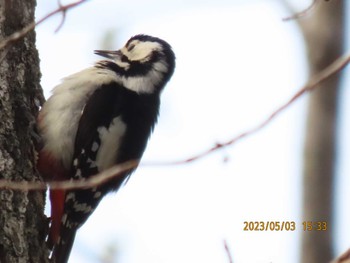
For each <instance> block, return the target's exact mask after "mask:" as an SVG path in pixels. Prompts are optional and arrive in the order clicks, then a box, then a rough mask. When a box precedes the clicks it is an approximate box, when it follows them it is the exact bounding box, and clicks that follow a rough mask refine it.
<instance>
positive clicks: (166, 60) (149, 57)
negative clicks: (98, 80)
mask: <svg viewBox="0 0 350 263" xmlns="http://www.w3.org/2000/svg"><path fill="white" fill-rule="evenodd" d="M95 54H96V55H99V56H102V57H105V58H108V59H109V61H110V62H113V63H114V64H115V65H116V68H115V69H114V70H115V71H117V72H118V73H120V74H121V75H123V76H126V77H141V76H146V75H147V74H148V73H149V72H151V71H156V72H158V73H161V74H162V79H163V80H164V81H165V82H166V81H168V80H169V79H170V77H171V75H172V74H173V72H174V68H175V55H174V52H173V51H172V48H171V46H170V45H169V44H168V43H167V42H165V41H164V40H162V39H160V38H157V37H152V36H148V35H136V36H133V37H132V38H130V39H129V40H128V41H127V43H126V44H125V46H124V47H123V48H121V49H119V50H116V51H109V50H95Z"/></svg>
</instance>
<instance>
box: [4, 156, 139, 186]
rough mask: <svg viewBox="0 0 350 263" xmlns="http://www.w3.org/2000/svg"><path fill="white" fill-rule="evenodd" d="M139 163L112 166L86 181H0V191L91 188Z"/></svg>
mask: <svg viewBox="0 0 350 263" xmlns="http://www.w3.org/2000/svg"><path fill="white" fill-rule="evenodd" d="M138 164H139V161H136V160H134V161H128V162H125V163H122V164H118V165H115V166H113V167H112V168H110V169H107V170H105V171H103V172H101V173H99V174H97V175H96V176H92V177H90V178H88V179H86V180H66V181H60V182H57V181H55V182H47V183H45V182H27V181H16V182H15V181H8V180H0V189H2V188H5V189H11V190H21V191H30V190H45V189H46V188H47V187H48V186H49V187H50V189H64V190H71V189H77V188H79V189H83V188H92V187H95V186H98V185H101V184H103V183H104V182H106V181H108V180H110V179H111V178H115V177H118V176H120V175H121V174H122V173H123V172H125V171H128V170H130V169H133V168H135V167H137V165H138Z"/></svg>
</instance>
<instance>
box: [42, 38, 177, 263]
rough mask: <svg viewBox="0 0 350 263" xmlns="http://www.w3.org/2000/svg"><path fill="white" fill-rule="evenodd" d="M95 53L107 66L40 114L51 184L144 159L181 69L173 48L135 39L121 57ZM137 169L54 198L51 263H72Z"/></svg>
mask: <svg viewBox="0 0 350 263" xmlns="http://www.w3.org/2000/svg"><path fill="white" fill-rule="evenodd" d="M95 54H97V55H100V56H103V57H105V58H107V60H102V61H99V62H97V63H96V64H95V65H94V66H93V67H91V68H88V69H85V70H83V71H80V72H78V73H76V74H73V75H71V76H69V77H67V78H65V79H64V80H63V82H62V83H61V84H60V85H58V86H57V87H55V88H54V89H53V94H52V96H51V97H50V98H49V99H48V100H47V101H46V102H45V104H44V105H43V107H42V109H41V111H40V113H39V117H38V128H39V132H40V135H41V136H42V140H43V147H42V149H41V150H40V151H39V159H38V164H37V167H38V170H39V172H40V173H41V174H42V175H43V176H44V177H45V178H47V179H48V180H53V181H62V180H80V179H84V178H85V179H86V178H89V177H91V176H94V175H96V174H98V173H99V172H101V171H104V170H105V169H108V168H110V167H112V166H113V165H116V164H120V163H123V162H126V161H128V160H139V159H140V158H141V157H142V154H143V152H144V150H145V148H146V145H147V141H148V138H149V136H150V134H151V132H152V130H153V128H154V126H155V124H156V122H157V117H158V112H159V105H160V93H161V91H162V90H163V88H164V86H165V85H166V83H167V82H168V81H169V79H170V78H171V76H172V74H173V72H174V68H175V55H174V53H173V51H172V48H171V46H170V45H169V44H168V43H167V42H165V41H164V40H161V39H159V38H156V37H152V36H148V35H136V36H134V37H132V38H131V39H129V41H128V42H127V43H126V45H125V46H124V47H123V48H122V49H120V50H117V51H104V50H96V51H95ZM134 169H135V168H133V169H130V170H128V171H126V172H124V173H123V174H122V175H118V176H117V177H115V178H113V179H111V180H109V181H108V182H106V183H103V184H102V185H99V186H97V187H94V188H90V189H75V190H68V191H65V190H51V191H50V199H51V226H50V231H49V236H48V246H49V248H50V249H51V250H52V253H51V258H52V262H54V263H66V262H67V261H68V258H69V255H70V251H71V249H72V246H73V242H74V238H75V235H76V231H77V229H78V228H79V227H80V226H81V225H82V224H84V222H85V221H86V220H87V219H88V217H89V216H90V215H91V214H92V212H93V211H94V210H95V208H96V207H97V205H98V204H99V202H100V201H101V199H102V198H103V197H104V196H105V195H106V194H107V193H108V192H110V191H116V190H117V189H118V188H119V187H120V186H121V184H122V183H123V182H124V181H125V180H126V178H127V177H128V176H129V175H130V173H131V172H132V171H133V170H134Z"/></svg>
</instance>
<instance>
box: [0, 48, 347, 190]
mask: <svg viewBox="0 0 350 263" xmlns="http://www.w3.org/2000/svg"><path fill="white" fill-rule="evenodd" d="M349 63H350V55H348V56H342V57H340V58H338V59H337V60H336V61H334V62H333V63H332V64H331V65H329V66H328V67H327V68H325V69H324V70H322V71H321V72H320V73H318V74H317V75H315V76H314V77H313V78H311V79H310V80H309V81H308V82H307V83H306V85H305V86H304V87H302V88H301V89H300V90H299V91H298V92H297V93H296V94H294V95H293V96H292V98H291V99H289V100H288V101H287V102H286V103H285V104H283V105H282V106H280V107H279V108H278V109H277V110H276V111H274V112H273V113H272V114H270V115H269V116H268V117H267V118H266V119H265V120H264V121H263V122H261V123H260V124H258V125H257V126H256V127H254V128H252V129H250V130H247V131H245V132H243V133H241V134H239V135H238V136H236V137H234V138H233V139H231V140H229V141H227V142H224V143H220V144H216V145H214V146H213V147H212V148H209V149H208V150H206V151H203V152H202V153H199V154H197V155H195V156H192V157H190V158H187V159H184V160H179V161H173V162H159V163H155V162H153V163H147V164H143V165H148V166H150V165H152V166H154V165H157V166H160V165H179V164H185V163H189V162H193V161H196V160H198V159H200V158H203V157H204V156H207V155H209V154H211V153H213V152H215V151H218V150H219V149H221V148H223V147H227V146H231V145H233V144H234V143H236V142H238V141H240V140H242V139H243V138H246V137H248V136H251V135H253V134H255V133H257V132H258V131H260V130H262V129H263V128H265V127H266V126H267V125H268V124H269V123H270V122H271V121H272V120H273V119H275V118H276V117H277V116H278V115H279V114H281V113H282V112H283V111H284V110H285V109H287V108H288V107H289V106H291V105H292V104H293V103H294V102H295V101H296V100H297V99H299V98H300V97H301V96H302V95H303V94H305V93H306V92H309V91H312V90H315V89H317V88H318V87H319V86H318V84H320V83H321V82H323V81H325V80H327V79H328V78H330V77H331V76H333V75H335V74H336V73H338V72H340V71H341V70H342V69H343V68H345V67H346V66H347V65H348V64H349ZM137 165H138V161H130V162H126V163H123V164H120V165H116V166H114V167H112V168H111V169H109V170H106V171H104V172H102V173H99V174H97V175H96V176H93V177H91V178H89V179H87V180H84V181H83V180H74V181H71V180H67V181H61V182H49V183H43V182H13V181H8V180H0V189H1V188H8V189H13V190H23V191H27V190H43V189H46V187H47V186H49V187H50V188H51V189H73V188H90V187H94V186H97V185H100V184H102V183H104V182H106V181H107V180H109V179H111V178H114V177H116V176H118V175H120V174H121V173H122V172H125V171H127V170H129V169H132V168H135V167H137Z"/></svg>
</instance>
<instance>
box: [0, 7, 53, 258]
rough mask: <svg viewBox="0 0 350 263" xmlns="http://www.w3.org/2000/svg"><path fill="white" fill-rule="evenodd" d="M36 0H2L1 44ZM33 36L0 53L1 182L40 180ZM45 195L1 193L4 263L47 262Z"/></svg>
mask: <svg viewBox="0 0 350 263" xmlns="http://www.w3.org/2000/svg"><path fill="white" fill-rule="evenodd" d="M35 5H36V2H35V0H25V1H23V0H0V41H1V39H4V38H6V37H8V36H9V35H11V34H12V33H15V32H17V31H19V30H20V29H22V28H23V27H25V26H26V25H28V24H29V23H31V22H33V20H34V11H35ZM39 81H40V71H39V58H38V52H37V50H36V48H35V33H34V32H31V33H29V34H28V35H27V36H26V37H25V38H24V39H22V40H20V41H18V42H16V43H14V44H12V45H11V46H9V47H8V48H5V49H3V50H0V120H1V121H0V179H6V180H11V181H23V180H25V181H39V180H41V178H40V177H39V175H38V174H37V172H36V169H35V157H34V155H35V154H34V145H33V142H32V140H31V135H32V132H31V131H32V129H33V124H34V123H35V116H36V115H37V111H38V107H37V106H36V104H38V102H41V101H42V90H41V88H40V85H39ZM44 203H45V191H14V190H11V189H0V262H2V263H12V262H23V263H28V262H33V263H38V262H40V263H41V262H48V261H47V249H46V245H45V240H44V239H45V234H46V228H47V225H48V224H47V219H46V217H45V215H44V213H43V208H44Z"/></svg>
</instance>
